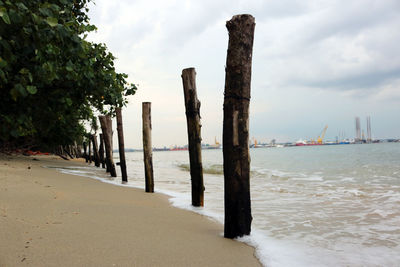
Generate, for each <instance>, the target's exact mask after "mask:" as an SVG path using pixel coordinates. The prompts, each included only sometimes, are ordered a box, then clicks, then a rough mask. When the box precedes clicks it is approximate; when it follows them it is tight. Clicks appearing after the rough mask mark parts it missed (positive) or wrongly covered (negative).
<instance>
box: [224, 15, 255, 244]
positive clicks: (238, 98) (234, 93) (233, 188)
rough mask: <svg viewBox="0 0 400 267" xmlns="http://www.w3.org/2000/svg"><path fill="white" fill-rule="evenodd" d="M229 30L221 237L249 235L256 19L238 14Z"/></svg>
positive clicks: (230, 24)
mask: <svg viewBox="0 0 400 267" xmlns="http://www.w3.org/2000/svg"><path fill="white" fill-rule="evenodd" d="M226 27H227V29H228V32H229V45H228V55H227V59H226V68H225V96H224V124H223V155H224V181H225V229H224V236H225V237H227V238H235V237H239V236H243V235H248V234H250V231H251V221H252V216H251V203H250V155H249V105H250V82H251V59H252V50H253V39H254V27H255V20H254V17H253V16H251V15H237V16H234V17H233V18H232V19H231V20H230V21H227V22H226Z"/></svg>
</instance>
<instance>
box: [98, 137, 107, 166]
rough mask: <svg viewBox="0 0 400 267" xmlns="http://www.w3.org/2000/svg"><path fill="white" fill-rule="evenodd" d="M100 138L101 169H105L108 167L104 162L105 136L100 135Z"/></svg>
mask: <svg viewBox="0 0 400 267" xmlns="http://www.w3.org/2000/svg"><path fill="white" fill-rule="evenodd" d="M99 136H100V148H99V159H100V163H101V167H102V168H103V169H104V168H105V167H106V161H105V160H104V138H103V134H99Z"/></svg>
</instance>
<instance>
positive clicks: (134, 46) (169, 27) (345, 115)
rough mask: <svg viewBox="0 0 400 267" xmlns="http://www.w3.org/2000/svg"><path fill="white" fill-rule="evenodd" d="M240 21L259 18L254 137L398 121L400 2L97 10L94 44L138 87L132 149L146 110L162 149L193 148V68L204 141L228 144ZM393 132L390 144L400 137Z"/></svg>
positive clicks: (131, 115) (168, 3) (109, 4)
mask: <svg viewBox="0 0 400 267" xmlns="http://www.w3.org/2000/svg"><path fill="white" fill-rule="evenodd" d="M239 13H250V14H253V15H254V16H255V18H256V32H255V41H254V53H253V76H252V77H253V78H252V97H253V98H252V102H251V115H252V116H253V117H252V118H251V130H252V131H253V132H252V136H256V137H257V136H260V138H262V137H265V138H267V136H270V134H269V133H274V134H273V135H274V136H276V138H278V139H279V138H286V139H292V140H294V139H297V138H300V137H303V136H306V135H311V132H312V133H314V132H318V131H319V130H318V129H319V128H321V127H323V126H324V123H330V124H331V125H335V126H334V127H337V128H341V127H340V125H343V126H342V127H343V128H346V131H347V132H348V133H350V132H352V127H353V117H354V116H355V115H360V116H361V115H362V114H371V116H372V118H373V119H372V120H373V121H374V117H373V116H374V114H377V115H376V116H378V117H377V119H386V120H389V119H390V120H396V118H397V117H395V115H393V114H392V113H393V112H392V111H393V109H396V108H397V111H399V110H398V107H399V95H398V93H397V92H398V91H399V90H398V89H399V82H398V77H399V75H400V54H399V53H398V52H397V50H398V49H397V46H398V44H399V43H400V33H399V31H398V29H399V28H400V2H399V1H397V0H392V1H391V0H382V1H374V0H353V1H350V2H349V1H344V0H336V1H316V0H315V1H297V0H284V1H272V0H270V1H264V0H246V1H244V0H240V1H228V0H220V1H216V0H213V1H211V0H205V1H190V0H186V1H178V0H175V1H174V0H165V1H143V0H136V1H133V0H122V1H106V0H97V1H96V6H94V7H93V6H91V11H90V17H91V19H92V22H93V23H94V24H95V25H96V26H98V28H99V30H98V32H97V34H95V35H91V36H90V38H91V39H92V40H94V41H96V42H104V43H106V44H107V46H108V47H109V49H110V50H111V52H112V53H113V54H114V55H115V56H116V57H117V58H118V60H117V62H116V66H117V68H118V71H120V72H125V73H128V74H129V76H130V77H129V80H130V81H131V82H135V83H139V84H140V87H139V91H138V93H137V95H136V96H134V97H133V98H132V101H131V104H130V105H129V107H128V108H127V110H126V112H125V113H126V115H125V119H126V120H127V121H128V123H129V124H130V125H137V127H136V128H138V129H139V130H134V129H133V128H135V127H132V129H129V132H130V131H132V132H131V136H133V137H132V138H130V139H128V140H127V141H126V143H127V145H128V146H134V147H140V146H141V145H140V144H141V132H140V128H141V122H140V120H141V115H140V114H141V111H140V110H141V104H140V103H141V102H142V101H151V102H153V112H154V115H153V120H154V121H153V125H154V132H153V134H154V138H153V143H154V144H155V145H157V146H161V145H170V144H185V143H186V142H187V137H186V122H185V115H184V107H183V95H182V85H181V78H180V74H181V71H182V69H183V68H186V67H195V68H196V70H197V87H198V95H199V99H200V100H201V102H202V111H201V112H202V115H203V128H202V131H203V134H202V135H203V139H205V140H206V141H207V142H212V141H213V139H214V136H217V138H218V136H219V137H220V136H221V134H222V132H221V131H222V103H223V88H224V79H225V72H224V65H225V61H226V49H227V42H228V34H227V31H226V28H225V22H226V21H227V20H229V19H230V18H231V17H232V16H233V15H235V14H239ZM372 99H373V101H375V102H376V104H371V101H372ZM375 102H374V103H375ZM343 105H345V106H344V107H343ZM384 105H386V106H385V107H384V108H383V106H384ZM389 107H393V108H389ZM384 110H391V113H390V114H385V113H384V112H383V111H384ZM397 113H398V112H397ZM327 120H329V121H327ZM345 120H346V121H345ZM321 125H322V126H321ZM382 125H383V124H382ZM163 128H168V129H169V130H171V132H169V131H168V132H166V131H165V130H162V129H163ZM311 128H312V129H311ZM317 128H318V129H317ZM387 129H388V131H389V133H387V134H389V135H390V134H392V135H396V134H397V135H398V132H400V129H398V128H396V130H393V127H392V128H390V129H389V128H387ZM329 130H330V131H336V132H337V131H339V130H334V129H332V127H330V128H329ZM342 130H343V129H342ZM308 131H310V133H308ZM381 132H384V130H382V131H381ZM328 133H329V131H328ZM327 135H328V134H327ZM349 135H350V134H349ZM219 139H220V138H219Z"/></svg>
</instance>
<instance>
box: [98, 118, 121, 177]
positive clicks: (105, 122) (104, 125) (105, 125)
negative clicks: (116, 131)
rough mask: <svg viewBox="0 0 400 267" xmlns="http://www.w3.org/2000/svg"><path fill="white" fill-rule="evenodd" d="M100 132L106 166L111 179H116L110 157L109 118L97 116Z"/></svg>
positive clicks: (110, 136)
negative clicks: (101, 133)
mask: <svg viewBox="0 0 400 267" xmlns="http://www.w3.org/2000/svg"><path fill="white" fill-rule="evenodd" d="M99 120H100V125H101V131H102V132H103V139H104V147H105V150H106V166H107V169H108V171H109V172H110V175H111V176H112V177H117V172H116V170H115V164H114V161H113V157H112V145H111V138H112V121H111V117H110V116H108V115H107V116H99Z"/></svg>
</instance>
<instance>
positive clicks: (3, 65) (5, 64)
mask: <svg viewBox="0 0 400 267" xmlns="http://www.w3.org/2000/svg"><path fill="white" fill-rule="evenodd" d="M5 66H7V61H5V60H4V59H2V58H1V57H0V68H4V67H5Z"/></svg>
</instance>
